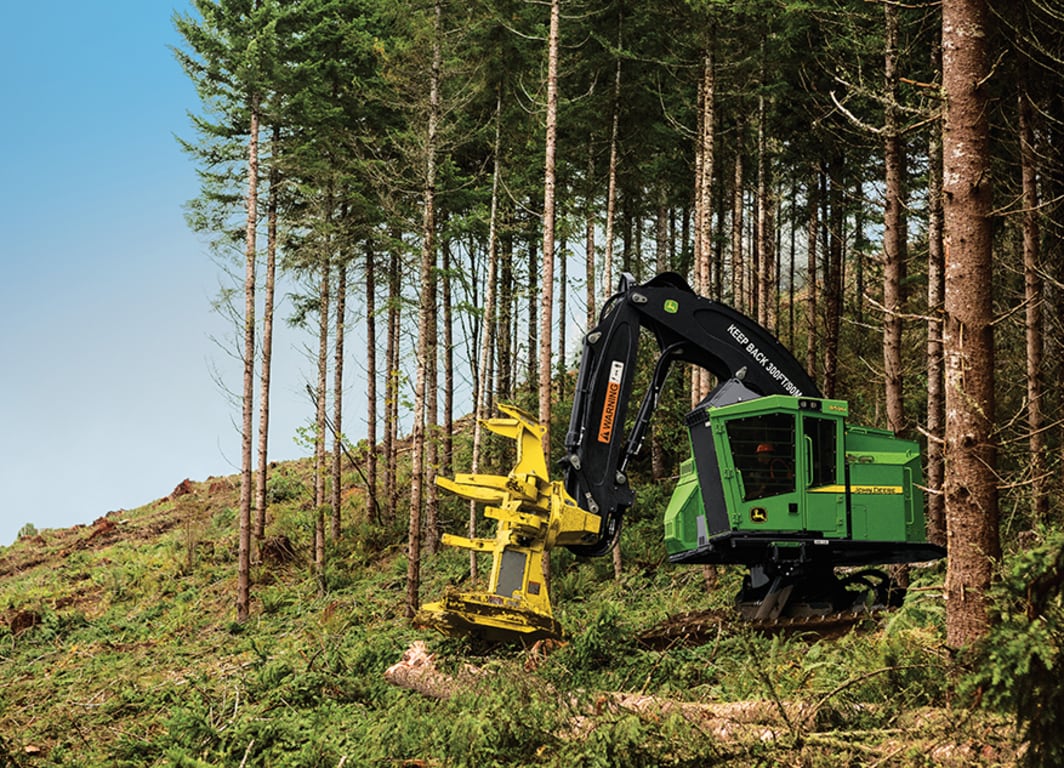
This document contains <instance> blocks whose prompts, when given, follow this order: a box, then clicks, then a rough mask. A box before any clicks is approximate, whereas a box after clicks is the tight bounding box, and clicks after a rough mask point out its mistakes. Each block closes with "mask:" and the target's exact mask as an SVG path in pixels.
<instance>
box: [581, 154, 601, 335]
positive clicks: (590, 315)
mask: <svg viewBox="0 0 1064 768" xmlns="http://www.w3.org/2000/svg"><path fill="white" fill-rule="evenodd" d="M594 188H595V142H594V140H593V137H592V135H591V134H590V133H589V134H588V137H587V189H588V192H587V200H586V201H585V205H586V210H585V211H584V275H585V276H586V278H587V286H586V289H587V290H586V299H585V301H586V307H585V309H586V310H587V315H586V317H587V321H586V324H585V328H593V327H594V325H595V315H596V314H597V312H596V309H595V306H596V302H595V295H596V294H595V195H594V194H593V192H592V190H594ZM602 293H603V295H605V294H606V291H605V290H603V292H602Z"/></svg>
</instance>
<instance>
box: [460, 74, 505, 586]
mask: <svg viewBox="0 0 1064 768" xmlns="http://www.w3.org/2000/svg"><path fill="white" fill-rule="evenodd" d="M501 181H502V91H501V90H500V91H499V93H498V95H497V96H496V101H495V143H494V149H493V152H492V172H491V208H490V214H489V216H488V264H487V277H486V278H485V284H484V319H483V320H482V321H481V324H480V328H481V332H480V347H479V350H480V360H479V364H478V365H477V382H476V398H475V400H474V413H473V415H474V419H473V448H472V452H473V456H472V468H471V469H470V472H472V473H473V474H474V475H475V474H477V473H479V472H480V459H481V451H482V444H483V441H484V428H483V425H482V421H483V419H485V418H487V417H488V415H489V411H490V409H491V407H492V402H491V392H490V387H491V381H492V378H491V374H492V372H491V357H492V355H491V351H492V349H493V348H494V346H495V342H494V337H495V279H496V272H497V261H498V219H499V187H500V184H501ZM477 512H478V510H477V503H476V502H475V501H470V502H469V526H468V529H467V535H468V536H469V538H471V539H473V538H476V535H477V518H478V514H477ZM477 576H478V574H477V553H476V552H475V551H474V550H469V578H470V579H471V580H472V581H474V582H475V581H476V579H477Z"/></svg>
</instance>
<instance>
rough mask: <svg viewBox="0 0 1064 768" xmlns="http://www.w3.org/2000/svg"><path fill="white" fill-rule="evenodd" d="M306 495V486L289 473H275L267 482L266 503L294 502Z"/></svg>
mask: <svg viewBox="0 0 1064 768" xmlns="http://www.w3.org/2000/svg"><path fill="white" fill-rule="evenodd" d="M306 493H307V487H306V484H305V483H304V482H303V481H302V480H301V479H299V478H298V477H296V476H295V475H292V474H288V473H287V472H275V473H273V474H272V475H270V477H269V479H268V480H267V481H266V501H267V503H269V504H281V503H284V502H286V501H294V500H296V499H300V498H302V497H303V496H305V495H306Z"/></svg>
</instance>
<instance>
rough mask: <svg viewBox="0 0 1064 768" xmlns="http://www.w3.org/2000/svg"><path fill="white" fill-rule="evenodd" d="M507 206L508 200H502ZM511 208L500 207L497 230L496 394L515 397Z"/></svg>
mask: <svg viewBox="0 0 1064 768" xmlns="http://www.w3.org/2000/svg"><path fill="white" fill-rule="evenodd" d="M499 203H500V205H502V206H505V205H506V200H499ZM510 213H511V211H510V210H509V209H508V208H505V207H504V208H503V209H502V210H500V211H499V217H500V218H499V221H500V223H501V224H502V225H503V227H502V229H501V231H497V232H496V239H497V240H498V244H499V254H498V258H499V308H498V313H499V320H498V324H497V326H496V327H497V328H498V343H497V344H496V345H495V348H496V357H497V377H498V382H497V383H496V385H495V392H496V397H498V398H500V399H502V400H507V401H509V400H512V399H513V396H514V372H513V368H514V359H513V355H514V333H513V326H514V321H515V318H514V247H513V246H514V241H513V236H512V235H511V234H510V232H509V231H508V227H507V225H509V224H510V223H512V218H511V216H510Z"/></svg>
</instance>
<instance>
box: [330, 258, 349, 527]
mask: <svg viewBox="0 0 1064 768" xmlns="http://www.w3.org/2000/svg"><path fill="white" fill-rule="evenodd" d="M346 315H347V263H346V261H344V257H343V256H342V255H341V257H340V263H339V264H338V265H337V274H336V331H335V334H336V338H335V339H334V340H333V429H332V431H333V450H332V487H331V489H330V491H331V495H332V504H331V506H332V537H333V541H336V540H338V539H339V538H340V535H341V533H342V530H343V525H342V523H343V521H342V519H341V516H342V512H341V509H340V506H341V502H342V499H343V483H342V482H341V477H342V475H343V459H344V427H343V399H344V398H343V395H344V330H345V325H346V320H347V317H346Z"/></svg>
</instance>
